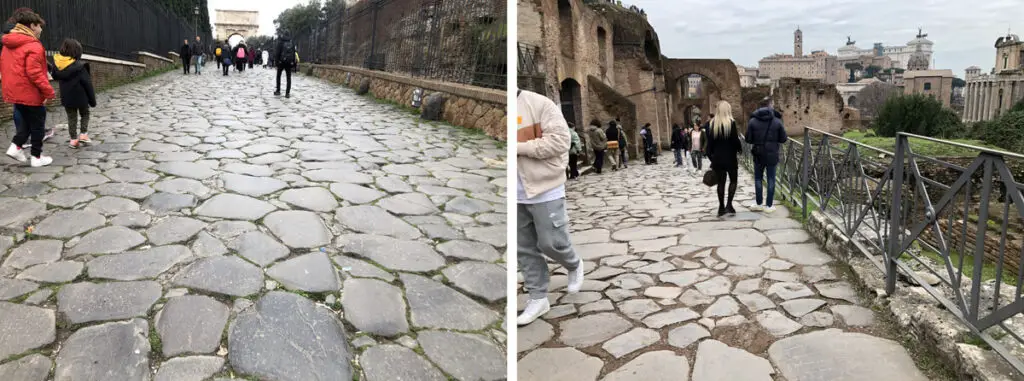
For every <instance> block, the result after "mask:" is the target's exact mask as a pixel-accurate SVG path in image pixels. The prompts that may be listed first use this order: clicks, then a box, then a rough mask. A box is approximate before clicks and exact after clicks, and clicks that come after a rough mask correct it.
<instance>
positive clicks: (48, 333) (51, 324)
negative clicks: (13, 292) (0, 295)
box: [0, 302, 57, 375]
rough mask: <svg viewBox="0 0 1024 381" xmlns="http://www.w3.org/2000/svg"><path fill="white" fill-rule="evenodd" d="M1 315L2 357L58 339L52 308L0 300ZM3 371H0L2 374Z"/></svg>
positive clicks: (0, 351)
mask: <svg viewBox="0 0 1024 381" xmlns="http://www.w3.org/2000/svg"><path fill="white" fill-rule="evenodd" d="M0 317H2V319H0V338H2V340H0V358H3V359H6V358H7V357H8V356H11V355H16V354H20V353H24V352H25V351H28V350H31V349H35V348H39V347H42V346H44V345H47V344H50V343H52V342H53V340H54V339H56V334H57V326H56V318H55V317H54V314H53V310H51V309H47V308H39V307H30V306H23V305H20V304H14V303H7V302H0ZM47 370H49V368H47ZM3 373H4V372H3V371H0V375H2V374H3Z"/></svg>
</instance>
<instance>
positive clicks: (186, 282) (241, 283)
mask: <svg viewBox="0 0 1024 381" xmlns="http://www.w3.org/2000/svg"><path fill="white" fill-rule="evenodd" d="M171 282H172V283H173V284H174V285H176V286H182V287H189V288H194V289H197V290H203V291H207V292H215V293H218V294H225V295H232V296H248V295H252V294H255V293H257V292H260V290H261V289H262V288H263V272H262V271H260V269H259V267H256V266H253V265H252V264H250V263H249V262H246V261H245V260H243V259H241V258H238V257H235V256H224V257H209V258H203V259H200V260H197V261H195V262H193V263H192V264H190V265H188V267H185V268H184V269H182V270H181V271H180V272H178V275H175V276H174V278H172V279H171Z"/></svg>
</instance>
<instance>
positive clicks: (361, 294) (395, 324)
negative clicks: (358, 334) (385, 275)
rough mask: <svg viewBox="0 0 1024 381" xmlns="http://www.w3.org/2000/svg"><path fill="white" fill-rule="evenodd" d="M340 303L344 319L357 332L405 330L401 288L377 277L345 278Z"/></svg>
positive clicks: (406, 322) (397, 332)
mask: <svg viewBox="0 0 1024 381" xmlns="http://www.w3.org/2000/svg"><path fill="white" fill-rule="evenodd" d="M341 305H342V308H343V309H344V311H345V320H348V322H349V323H351V324H352V326H353V327H355V328H356V329H357V330H359V331H363V332H367V333H371V334H374V335H381V336H396V335H399V334H402V333H406V332H408V331H409V323H408V321H406V318H405V316H406V308H405V299H403V298H402V290H401V289H399V288H398V287H395V286H392V285H390V284H387V283H385V282H382V281H380V280H376V279H348V280H346V281H345V285H344V293H343V294H342V296H341Z"/></svg>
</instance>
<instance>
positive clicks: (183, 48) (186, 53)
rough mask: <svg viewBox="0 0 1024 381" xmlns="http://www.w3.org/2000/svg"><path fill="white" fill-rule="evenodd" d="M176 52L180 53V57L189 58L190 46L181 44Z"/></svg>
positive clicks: (190, 55)
mask: <svg viewBox="0 0 1024 381" xmlns="http://www.w3.org/2000/svg"><path fill="white" fill-rule="evenodd" d="M178 54H179V55H181V58H191V57H192V46H191V45H189V44H181V48H179V49H178Z"/></svg>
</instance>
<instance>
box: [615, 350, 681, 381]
mask: <svg viewBox="0 0 1024 381" xmlns="http://www.w3.org/2000/svg"><path fill="white" fill-rule="evenodd" d="M689 379H690V363H689V362H688V361H686V357H685V356H680V355H677V354H675V353H672V351H654V352H647V353H644V354H642V355H640V356H637V357H636V358H635V359H633V360H632V361H630V362H628V363H626V364H625V365H623V366H620V367H619V368H618V369H615V370H614V371H612V372H609V373H608V374H607V375H606V376H604V378H603V380H604V381H637V380H644V381H687V380H689Z"/></svg>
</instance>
